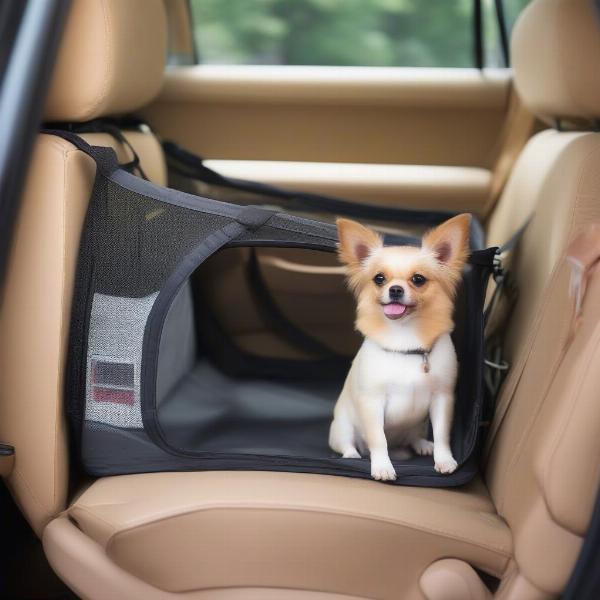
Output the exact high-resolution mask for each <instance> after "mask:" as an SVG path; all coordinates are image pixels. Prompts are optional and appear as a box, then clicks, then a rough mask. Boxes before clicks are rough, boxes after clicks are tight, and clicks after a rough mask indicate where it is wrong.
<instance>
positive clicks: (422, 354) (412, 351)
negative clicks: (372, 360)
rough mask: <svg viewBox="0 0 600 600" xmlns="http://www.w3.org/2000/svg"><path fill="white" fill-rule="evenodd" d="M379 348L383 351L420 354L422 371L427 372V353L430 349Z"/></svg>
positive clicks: (409, 354)
mask: <svg viewBox="0 0 600 600" xmlns="http://www.w3.org/2000/svg"><path fill="white" fill-rule="evenodd" d="M381 349H382V350H384V351H385V352H391V353H393V354H404V355H405V356H422V357H423V373H429V354H430V352H431V349H429V350H426V349H425V348H410V349H409V350H393V349H392V348H385V347H384V346H381Z"/></svg>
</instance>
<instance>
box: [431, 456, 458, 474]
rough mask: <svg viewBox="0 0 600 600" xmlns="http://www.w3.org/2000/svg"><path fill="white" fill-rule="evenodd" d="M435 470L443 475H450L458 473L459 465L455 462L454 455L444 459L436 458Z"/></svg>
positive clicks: (443, 457)
mask: <svg viewBox="0 0 600 600" xmlns="http://www.w3.org/2000/svg"><path fill="white" fill-rule="evenodd" d="M434 460H435V470H436V471H437V472H438V473H442V474H443V475H449V474H450V473H454V471H456V467H457V466H458V463H457V462H456V461H455V460H454V458H453V456H452V454H446V455H444V456H442V457H439V458H435V459H434Z"/></svg>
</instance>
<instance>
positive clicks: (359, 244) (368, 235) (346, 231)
mask: <svg viewBox="0 0 600 600" xmlns="http://www.w3.org/2000/svg"><path fill="white" fill-rule="evenodd" d="M336 225H337V230H338V237H339V239H340V243H339V246H338V256H339V257H340V260H341V261H342V262H343V263H345V264H347V265H348V266H349V267H354V268H357V267H360V266H361V265H362V263H363V261H364V260H365V259H366V258H367V257H368V256H369V255H370V254H371V253H372V252H373V251H374V250H377V249H378V248H381V247H383V239H382V238H381V236H380V235H379V234H378V233H377V232H376V231H373V230H372V229H369V228H368V227H365V226H364V225H361V224H360V223H357V222H356V221H351V220H350V219H337V220H336Z"/></svg>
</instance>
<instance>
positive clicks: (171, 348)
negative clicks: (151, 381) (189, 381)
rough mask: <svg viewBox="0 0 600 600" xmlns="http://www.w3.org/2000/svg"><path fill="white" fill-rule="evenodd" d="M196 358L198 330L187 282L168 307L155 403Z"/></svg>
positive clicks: (190, 367)
mask: <svg viewBox="0 0 600 600" xmlns="http://www.w3.org/2000/svg"><path fill="white" fill-rule="evenodd" d="M195 360H196V331H195V327H194V308H193V304H192V291H191V288H190V283H189V281H187V282H186V283H185V284H184V285H183V287H182V288H181V290H179V292H178V293H177V296H176V297H175V300H173V304H172V305H171V307H170V308H169V312H168V313H167V317H166V319H165V323H164V325H163V330H162V336H161V338H160V346H159V354H158V372H157V378H156V402H157V405H160V404H161V403H162V401H163V400H164V399H165V398H166V397H167V395H168V394H169V393H170V392H171V390H172V389H173V388H174V387H175V386H176V385H177V384H178V383H179V381H180V380H181V379H182V377H183V376H184V375H185V374H186V373H188V372H189V371H191V370H192V367H193V366H194V361H195Z"/></svg>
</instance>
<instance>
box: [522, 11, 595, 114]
mask: <svg viewBox="0 0 600 600" xmlns="http://www.w3.org/2000/svg"><path fill="white" fill-rule="evenodd" d="M511 55H512V63H513V68H514V77H515V85H516V88H517V91H518V93H519V95H520V97H521V99H522V100H523V102H524V104H525V105H526V106H527V107H528V108H529V110H530V111H531V112H533V113H534V114H536V115H538V116H540V117H544V118H546V119H547V118H584V119H595V118H597V117H600V14H599V13H598V11H597V10H596V7H595V6H594V0H534V1H533V2H532V3H531V4H530V5H529V6H528V7H527V8H526V9H525V10H524V11H523V13H522V14H521V16H520V17H519V19H518V21H517V23H516V25H515V27H514V30H513V34H512V40H511Z"/></svg>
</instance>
